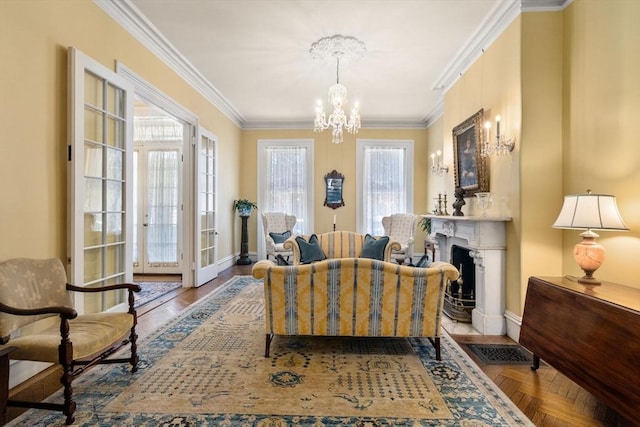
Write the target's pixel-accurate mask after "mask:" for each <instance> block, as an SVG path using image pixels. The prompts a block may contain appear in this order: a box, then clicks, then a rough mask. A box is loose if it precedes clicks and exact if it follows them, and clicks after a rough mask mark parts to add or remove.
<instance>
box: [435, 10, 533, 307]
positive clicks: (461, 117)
mask: <svg viewBox="0 0 640 427" xmlns="http://www.w3.org/2000/svg"><path fill="white" fill-rule="evenodd" d="M521 28H522V22H521V19H520V18H518V19H516V20H515V21H514V22H513V23H512V24H511V25H510V26H509V27H508V28H507V29H506V30H505V31H504V32H503V33H502V34H501V35H500V37H498V39H497V40H496V41H495V42H493V43H492V44H491V45H490V46H488V47H487V48H485V51H484V53H483V54H482V55H481V56H480V57H479V58H478V59H477V60H476V61H475V62H474V63H473V65H472V66H471V67H469V69H468V70H466V71H465V72H464V73H463V74H462V75H461V76H460V77H459V79H458V81H457V82H456V83H455V84H454V85H453V86H452V87H451V88H450V89H449V90H448V91H447V93H446V94H445V98H444V102H445V110H444V111H445V113H444V118H443V120H442V121H443V123H444V125H443V135H442V141H443V144H442V145H443V149H444V158H445V162H446V163H447V164H449V165H450V173H449V174H448V175H447V177H446V180H444V182H443V183H442V186H441V187H440V188H437V189H436V190H435V192H434V193H431V194H430V197H435V196H437V193H438V192H439V191H445V192H446V193H447V195H448V197H452V195H453V191H454V182H455V178H454V172H453V169H454V168H453V136H452V131H453V128H454V127H455V126H457V125H458V124H460V123H462V122H463V121H465V120H466V119H467V118H469V117H470V116H472V115H474V114H475V113H476V112H477V111H479V110H480V109H484V118H485V120H488V121H490V122H491V124H492V126H493V128H492V132H495V119H496V116H501V133H504V134H505V135H507V136H509V137H514V138H515V139H516V147H515V149H514V151H513V153H512V154H510V155H508V156H506V157H491V158H489V159H488V169H489V186H490V191H491V192H492V193H493V200H494V204H493V207H492V208H491V209H490V210H489V214H490V215H493V216H504V217H511V218H512V220H511V221H510V222H508V223H507V224H506V227H507V262H506V265H507V271H506V286H507V291H506V292H507V300H506V308H507V310H509V311H512V312H514V313H516V314H517V315H519V314H520V313H521V308H520V294H521V284H520V280H519V275H520V264H521V260H520V257H521V245H520V237H521V224H522V219H521V216H520V206H519V204H520V197H519V196H520V188H519V185H520V167H521V166H520V152H521V150H522V145H524V144H525V141H524V140H522V138H521V123H522V113H521V105H522V101H521V99H522V89H521V86H522V85H521V63H520V58H521V49H522V47H521ZM494 134H495V133H494ZM430 191H434V190H433V189H432V188H431V187H430ZM462 211H463V213H464V214H465V215H466V216H469V215H480V212H479V211H478V209H477V205H476V203H475V200H473V199H471V198H467V199H466V205H465V206H463V208H462Z"/></svg>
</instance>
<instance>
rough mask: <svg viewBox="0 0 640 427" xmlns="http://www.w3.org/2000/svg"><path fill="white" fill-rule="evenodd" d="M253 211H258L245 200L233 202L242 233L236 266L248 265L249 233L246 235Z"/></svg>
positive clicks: (249, 261)
mask: <svg viewBox="0 0 640 427" xmlns="http://www.w3.org/2000/svg"><path fill="white" fill-rule="evenodd" d="M254 209H258V205H256V204H255V203H254V202H252V201H250V200H247V199H240V200H234V201H233V210H234V211H237V212H238V215H240V219H241V220H242V233H241V235H240V258H239V259H238V261H236V264H238V265H250V264H251V258H249V233H248V225H247V222H248V219H249V217H250V216H251V212H253V210H254Z"/></svg>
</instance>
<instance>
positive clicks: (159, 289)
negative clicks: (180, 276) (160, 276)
mask: <svg viewBox="0 0 640 427" xmlns="http://www.w3.org/2000/svg"><path fill="white" fill-rule="evenodd" d="M135 283H137V284H138V285H140V287H141V288H142V290H141V291H140V292H139V293H137V294H136V303H135V306H136V308H137V307H141V306H143V305H144V304H146V303H148V302H150V301H153V300H154V299H157V298H160V297H161V296H163V295H166V294H168V293H169V292H171V291H173V290H176V289H178V288H181V287H182V283H180V282H135Z"/></svg>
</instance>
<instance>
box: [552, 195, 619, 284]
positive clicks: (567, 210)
mask: <svg viewBox="0 0 640 427" xmlns="http://www.w3.org/2000/svg"><path fill="white" fill-rule="evenodd" d="M553 228H566V229H578V230H586V231H585V232H583V233H580V236H582V241H581V242H580V243H578V244H576V245H575V247H574V248H573V256H574V258H575V260H576V262H577V263H578V265H579V266H580V268H581V269H582V270H583V271H584V273H585V275H584V276H583V277H581V278H580V279H578V282H579V283H582V284H585V285H599V284H600V283H601V282H600V280H598V279H596V278H595V277H593V273H595V271H596V270H597V269H598V268H600V266H601V265H602V263H603V262H604V247H603V246H602V245H601V244H599V243H598V242H596V237H600V236H599V235H598V234H596V233H594V232H593V231H592V230H594V229H595V230H609V231H611V230H625V231H626V230H629V229H628V228H627V226H626V225H625V224H624V221H622V217H621V216H620V212H619V211H618V205H617V203H616V197H615V196H612V195H609V194H594V193H592V192H591V190H587V192H586V193H585V194H573V195H569V196H564V203H563V205H562V209H561V210H560V214H559V215H558V218H557V219H556V222H554V223H553Z"/></svg>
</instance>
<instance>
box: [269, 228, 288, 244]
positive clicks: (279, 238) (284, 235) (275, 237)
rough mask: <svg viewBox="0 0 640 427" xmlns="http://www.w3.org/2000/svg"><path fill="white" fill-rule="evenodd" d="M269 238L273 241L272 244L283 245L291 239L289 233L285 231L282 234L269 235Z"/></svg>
mask: <svg viewBox="0 0 640 427" xmlns="http://www.w3.org/2000/svg"><path fill="white" fill-rule="evenodd" d="M269 236H271V238H272V239H273V242H274V243H276V244H278V243H284V242H285V241H286V240H287V239H288V238H289V237H291V232H290V231H285V232H284V233H269Z"/></svg>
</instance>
